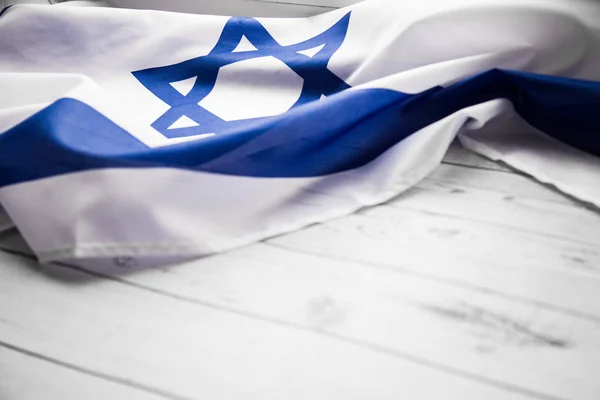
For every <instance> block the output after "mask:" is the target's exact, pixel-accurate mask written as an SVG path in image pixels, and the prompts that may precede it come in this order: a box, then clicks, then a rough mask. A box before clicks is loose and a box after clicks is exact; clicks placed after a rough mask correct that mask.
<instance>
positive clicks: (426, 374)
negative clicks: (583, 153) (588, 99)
mask: <svg viewBox="0 0 600 400" xmlns="http://www.w3.org/2000/svg"><path fill="white" fill-rule="evenodd" d="M599 237H600V215H599V214H598V213H597V212H595V211H591V210H588V209H586V208H585V207H583V206H582V205H580V204H578V203H576V202H574V201H571V200H570V199H568V198H566V197H564V196H562V195H560V194H558V193H556V192H555V191H553V190H551V189H548V188H545V187H542V186H540V185H539V184H537V183H534V182H533V181H531V180H530V179H528V178H526V177H523V176H520V175H518V174H515V173H513V172H510V171H508V170H506V169H505V168H503V167H501V166H499V165H496V164H494V163H491V162H488V161H485V160H483V159H481V158H479V157H477V156H475V155H471V154H470V153H466V152H465V151H464V150H462V149H460V148H458V147H453V149H452V151H451V152H450V153H449V155H448V156H447V157H446V162H445V163H444V164H443V165H442V166H440V167H439V169H437V171H436V172H435V173H434V174H433V175H432V176H431V177H430V178H428V179H427V180H425V181H424V182H423V183H421V184H420V185H419V186H418V187H417V188H415V189H413V190H411V191H409V192H408V193H406V194H404V195H402V196H400V197H398V198H397V199H395V200H394V201H391V202H389V203H388V204H385V205H382V206H379V207H374V208H370V209H366V210H364V211H362V212H359V213H358V214H356V215H352V216H348V217H345V218H342V219H339V220H336V221H331V222H328V223H325V224H320V225H315V226H312V227H309V228H307V229H304V230H303V231H300V232H296V233H292V234H289V235H286V236H282V237H278V238H275V239H272V240H268V241H266V242H264V243H259V244H255V245H253V246H249V247H246V248H243V249H239V250H237V251H233V252H231V253H228V254H223V255H219V256H216V257H211V258H207V259H203V260H199V261H196V262H191V263H188V264H184V265H178V266H173V267H170V268H164V269H156V270H148V271H143V272H136V273H129V274H128V273H127V271H123V274H120V275H98V274H92V273H88V272H85V271H82V270H78V269H74V268H68V267H64V266H44V267H40V266H38V265H36V263H35V262H34V261H32V260H31V259H30V257H29V256H27V251H26V249H25V248H24V247H23V246H22V244H20V241H19V240H18V236H16V235H15V233H14V232H13V233H9V234H4V235H3V236H2V237H1V238H0V243H1V244H0V247H2V248H4V249H8V250H10V251H12V252H13V253H16V254H8V253H0V399H2V400H30V399H31V400H40V399H43V400H54V399H56V400H71V399H72V400H82V399H86V400H88V399H99V400H100V399H101V400H105V399H127V400H129V399H177V400H179V399H260V400H264V399H293V400H296V399H311V400H315V399H324V400H331V399H343V400H349V399H395V400H397V399H410V400H418V399H427V400H430V399H461V400H481V399H486V400H495V399H502V400H504V399H581V400H584V399H585V400H597V399H600V279H599V277H600V245H599V243H598V238H599ZM19 254H21V255H19Z"/></svg>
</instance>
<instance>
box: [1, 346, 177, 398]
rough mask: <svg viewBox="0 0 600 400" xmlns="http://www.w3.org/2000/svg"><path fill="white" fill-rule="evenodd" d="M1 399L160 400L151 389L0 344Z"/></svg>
mask: <svg viewBox="0 0 600 400" xmlns="http://www.w3.org/2000/svg"><path fill="white" fill-rule="evenodd" d="M0 399H2V400H40V399H44V400H82V399H85V400H107V399H127V400H159V399H165V397H163V396H159V395H156V394H152V393H147V392H144V391H142V390H138V389H134V388H131V387H129V386H125V385H122V384H118V383H115V382H110V381H108V380H105V379H102V378H98V377H95V376H91V375H89V374H87V373H84V372H80V371H76V370H73V369H71V368H67V367H64V366H61V365H59V363H57V362H51V361H46V360H41V359H39V358H36V357H32V356H31V355H27V354H24V353H22V352H18V351H14V350H12V349H9V348H5V347H2V345H0Z"/></svg>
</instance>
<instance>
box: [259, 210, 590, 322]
mask: <svg viewBox="0 0 600 400" xmlns="http://www.w3.org/2000/svg"><path fill="white" fill-rule="evenodd" d="M270 243H272V244H274V245H277V246H280V247H284V248H287V249H293V250H295V251H297V252H300V253H311V254H315V255H319V256H325V257H329V258H334V259H337V260H343V261H353V262H358V263H366V264H368V265H371V266H372V267H373V268H379V269H391V270H395V271H398V272H402V273H405V274H412V275H418V276H421V277H424V278H427V279H430V280H433V281H440V282H445V283H447V284H453V285H461V286H465V287H470V288H473V289H474V290H480V291H487V292H492V293H495V294H497V295H499V296H508V297H511V298H513V299H515V300H519V301H522V302H529V303H532V304H538V305H539V306H543V307H546V308H551V309H556V310H562V311H563V312H567V313H570V314H573V315H579V316H581V317H584V318H590V319H592V320H596V321H598V320H600V301H599V300H600V298H599V295H600V286H599V285H600V281H599V276H598V267H597V266H598V265H600V256H599V255H598V252H597V250H596V248H595V247H593V246H587V245H581V244H573V243H570V242H566V241H563V240H558V239H554V238H548V237H540V236H538V235H534V234H530V233H526V232H518V231H514V230H510V229H505V228H499V227H493V226H486V225H484V224H478V223H473V222H469V221H460V220H456V219H454V218H448V217H444V216H441V215H428V214H424V213H420V212H415V211H410V210H401V209H397V210H394V209H392V208H384V207H378V208H375V209H372V210H369V211H367V212H364V213H362V214H361V215H354V216H351V217H347V218H344V219H342V220H338V221H334V222H331V223H327V224H324V225H318V226H313V227H311V228H309V229H306V230H303V231H300V232H296V233H293V234H290V235H287V236H283V237H280V238H277V239H273V240H271V241H270ZM590 266H591V267H590Z"/></svg>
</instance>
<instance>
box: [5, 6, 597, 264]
mask: <svg viewBox="0 0 600 400" xmlns="http://www.w3.org/2000/svg"><path fill="white" fill-rule="evenodd" d="M79 3H81V2H77V4H79ZM69 4H70V3H64V4H61V5H54V6H48V5H46V6H42V5H39V6H38V5H17V6H13V7H10V8H8V9H5V10H4V11H3V12H2V15H1V17H0V132H3V133H1V134H0V204H1V205H2V207H3V209H4V210H5V211H4V212H5V214H6V215H4V216H2V217H0V226H2V227H4V228H8V227H10V226H13V225H14V226H16V227H17V228H18V230H19V231H20V233H21V234H22V235H23V237H24V238H25V240H26V241H27V243H28V244H29V245H30V246H31V248H32V249H33V250H34V251H35V253H36V255H37V256H38V257H39V259H40V261H42V262H49V261H68V262H71V263H77V264H79V265H84V266H90V267H94V268H110V267H111V266H112V265H113V264H119V263H121V262H123V260H129V261H132V260H133V262H135V263H137V264H138V265H140V266H149V265H156V264H163V263H169V262H175V261H179V260H184V259H189V258H194V257H199V256H205V255H209V254H213V253H216V252H222V251H226V250H228V249H232V248H234V247H236V246H241V245H245V244H248V243H251V242H254V241H259V240H261V239H264V238H267V237H271V236H274V235H278V234H282V233H285V232H289V231H292V230H295V229H299V228H302V227H304V226H307V225H309V224H312V223H316V222H320V221H324V220H328V219H331V218H335V217H339V216H342V215H345V214H349V213H352V212H354V211H356V210H358V209H360V208H361V207H365V206H369V205H375V204H378V203H382V202H385V201H387V200H389V199H391V198H393V197H394V196H397V195H398V194H399V193H401V192H403V191H405V190H406V189H408V188H410V187H411V186H413V185H415V184H416V183H418V182H419V181H420V180H422V179H423V178H424V177H426V176H427V175H428V174H429V173H430V172H431V171H432V170H433V169H434V168H436V166H437V165H438V164H439V163H440V162H441V160H442V158H443V157H444V154H445V152H446V151H447V149H448V147H449V145H450V143H451V142H452V141H453V140H455V138H457V137H458V139H459V140H460V141H461V142H462V144H463V145H464V146H466V147H467V148H469V149H471V150H473V151H475V152H477V153H480V154H482V155H484V156H486V157H489V158H491V159H494V160H502V161H504V162H505V163H507V164H509V165H511V166H513V167H514V168H517V169H519V170H521V171H524V172H525V173H527V174H530V175H532V176H533V177H535V178H537V179H538V180H539V181H541V182H545V183H549V184H552V185H554V186H556V187H557V188H559V189H560V190H561V191H563V192H564V193H567V194H569V195H571V196H574V197H577V198H579V199H581V200H583V201H586V202H589V203H593V204H595V205H596V206H600V159H599V158H598V156H600V5H599V4H597V3H593V2H589V1H582V0H571V1H568V0H564V1H561V0H539V1H538V0H504V1H502V2H498V1H497V0H492V1H488V0H444V1H436V0H402V1H396V0H388V1H385V0H381V1H379V0H371V1H366V2H364V3H360V4H358V5H355V6H351V7H347V8H343V9H339V10H336V11H333V12H329V13H326V14H323V15H318V16H315V17H309V18H295V19H276V18H250V17H244V18H242V17H233V18H228V17H220V16H203V15H188V14H178V13H170V12H162V11H141V10H127V9H117V8H111V7H74V6H69ZM73 4H75V3H73Z"/></svg>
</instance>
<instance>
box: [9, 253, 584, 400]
mask: <svg viewBox="0 0 600 400" xmlns="http://www.w3.org/2000/svg"><path fill="white" fill-rule="evenodd" d="M243 264H244V262H243V261H242V262H241V263H240V265H243ZM0 265H1V268H0V316H1V319H0V341H2V342H4V343H8V344H10V345H13V346H18V347H20V348H25V349H27V350H28V351H31V352H34V353H37V354H40V355H43V356H45V357H49V358H53V359H59V360H62V361H63V362H65V363H68V364H70V365H74V366H77V367H78V368H82V369H85V370H88V371H95V373H97V374H102V375H103V376H109V377H113V378H114V379H118V380H119V381H123V382H125V381H126V382H132V383H135V385H136V386H138V387H144V388H146V389H147V390H153V391H155V392H159V393H163V394H165V395H168V397H172V398H176V399H204V398H210V399H231V398H235V399H239V398H244V399H271V398H272V399H281V398H286V399H308V398H310V399H332V398H340V399H365V398H377V399H397V398H399V397H404V396H406V397H407V398H422V399H433V398H446V397H447V396H448V394H449V393H451V394H452V395H453V396H454V397H455V398H473V399H480V398H485V399H498V400H500V399H502V400H505V399H526V398H531V397H533V398H536V397H537V398H552V397H548V396H542V395H538V394H536V393H531V392H529V391H527V390H526V389H522V388H518V387H512V386H510V385H506V384H503V383H499V382H495V381H493V380H488V379H486V378H484V377H479V376H471V375H469V374H465V373H463V372H461V371H456V370H454V369H452V368H447V367H444V366H438V365H436V364H434V363H428V362H426V361H425V360H421V359H418V358H413V357H410V356H407V355H405V354H403V353H401V352H398V351H391V350H389V349H387V348H382V347H378V346H373V345H370V344H369V343H365V342H361V341H357V340H350V339H348V338H345V337H343V336H340V335H335V334H332V333H327V332H324V331H323V330H319V329H314V328H312V327H311V328H306V327H304V326H303V325H295V324H293V323H286V322H285V321H280V320H275V319H269V318H265V317H260V316H258V315H254V314H251V313H244V312H241V311H237V310H234V309H228V308H225V307H218V306H216V305H212V304H202V303H200V302H191V301H182V299H178V298H174V297H173V296H166V295H163V294H159V293H156V292H150V291H148V290H144V289H140V288H135V287H132V286H128V285H124V284H122V283H118V282H114V281H110V280H103V279H97V278H93V277H90V276H88V275H85V274H83V273H80V272H77V271H70V270H65V269H64V268H62V269H61V268H53V267H42V268H37V267H35V265H34V263H33V262H26V261H25V260H22V259H21V260H17V259H16V258H15V257H14V256H10V255H6V254H0ZM157 272H158V271H154V273H157ZM248 284H249V285H250V286H253V287H255V288H256V290H258V291H261V292H264V293H266V289H267V288H268V287H270V284H269V283H268V282H258V281H254V282H248ZM261 286H262V288H261ZM272 300H276V299H272ZM9 305H10V306H9ZM309 306H310V307H312V308H311V309H314V313H315V315H317V314H318V313H319V310H318V308H319V305H318V303H311V304H309ZM574 329H578V327H577V326H576V327H575V328H574ZM382 333H384V334H385V332H382ZM581 345H582V346H583V348H587V345H583V344H581ZM593 354H594V353H593V352H592V353H590V357H592V356H593ZM432 382H435V384H432ZM588 389H589V387H584V388H581V387H578V388H575V389H574V390H577V391H578V392H584V391H585V390H588Z"/></svg>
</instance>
